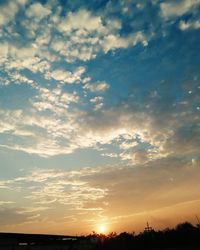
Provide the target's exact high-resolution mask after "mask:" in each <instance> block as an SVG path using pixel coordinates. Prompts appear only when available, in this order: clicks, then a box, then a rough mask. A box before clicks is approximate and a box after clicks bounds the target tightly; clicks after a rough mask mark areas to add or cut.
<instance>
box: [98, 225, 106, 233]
mask: <svg viewBox="0 0 200 250" xmlns="http://www.w3.org/2000/svg"><path fill="white" fill-rule="evenodd" d="M106 231H107V228H106V225H105V224H100V225H98V232H99V233H101V234H105V233H106Z"/></svg>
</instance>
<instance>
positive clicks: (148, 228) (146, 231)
mask: <svg viewBox="0 0 200 250" xmlns="http://www.w3.org/2000/svg"><path fill="white" fill-rule="evenodd" d="M152 231H154V230H153V228H152V227H150V226H149V223H148V221H147V226H146V227H145V229H144V232H145V233H151V232H152Z"/></svg>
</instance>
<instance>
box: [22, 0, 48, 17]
mask: <svg viewBox="0 0 200 250" xmlns="http://www.w3.org/2000/svg"><path fill="white" fill-rule="evenodd" d="M50 13H51V10H50V9H48V8H47V7H45V6H43V5H42V4H41V3H34V4H32V5H31V6H30V7H29V8H28V9H27V11H26V15H27V16H28V17H29V18H32V17H35V18H38V19H39V20H40V19H42V18H44V17H46V16H48V15H50Z"/></svg>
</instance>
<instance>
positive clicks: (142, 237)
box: [88, 222, 200, 250]
mask: <svg viewBox="0 0 200 250" xmlns="http://www.w3.org/2000/svg"><path fill="white" fill-rule="evenodd" d="M88 237H89V238H90V240H91V241H94V242H95V241H96V243H95V244H94V248H93V249H94V250H100V249H103V250H114V249H115V250H118V249H119V250H134V249H135V250H143V249H145V250H148V249H154V250H156V249H157V250H159V249H167V250H182V249H183V250H200V225H197V226H193V225H192V224H191V223H189V222H185V223H182V224H178V225H177V226H176V227H175V228H173V229H169V228H167V229H165V230H162V231H155V230H153V229H152V228H151V229H150V230H144V232H142V233H139V234H137V235H135V233H127V232H123V233H120V234H116V233H111V234H109V235H107V236H106V235H102V234H95V233H94V234H93V235H89V236H88Z"/></svg>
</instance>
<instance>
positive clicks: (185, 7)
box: [160, 0, 200, 18]
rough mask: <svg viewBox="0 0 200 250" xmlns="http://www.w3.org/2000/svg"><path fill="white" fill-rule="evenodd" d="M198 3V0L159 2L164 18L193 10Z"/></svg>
mask: <svg viewBox="0 0 200 250" xmlns="http://www.w3.org/2000/svg"><path fill="white" fill-rule="evenodd" d="M199 4H200V1H199V0H190V1H187V0H183V1H170V2H168V3H161V4H160V9H161V15H162V16H163V17H164V18H171V17H176V16H182V15H184V14H185V13H187V12H190V11H193V10H194V9H195V8H196V7H197V6H198V5H199Z"/></svg>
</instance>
